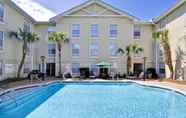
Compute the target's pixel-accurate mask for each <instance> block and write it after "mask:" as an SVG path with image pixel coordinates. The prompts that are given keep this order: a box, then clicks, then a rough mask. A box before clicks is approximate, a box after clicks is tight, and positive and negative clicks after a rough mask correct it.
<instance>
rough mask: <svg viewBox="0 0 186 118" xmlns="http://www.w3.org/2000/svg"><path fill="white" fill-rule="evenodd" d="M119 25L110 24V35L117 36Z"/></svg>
mask: <svg viewBox="0 0 186 118" xmlns="http://www.w3.org/2000/svg"><path fill="white" fill-rule="evenodd" d="M117 27H118V26H117V25H116V24H111V25H110V37H117V34H118V30H117Z"/></svg>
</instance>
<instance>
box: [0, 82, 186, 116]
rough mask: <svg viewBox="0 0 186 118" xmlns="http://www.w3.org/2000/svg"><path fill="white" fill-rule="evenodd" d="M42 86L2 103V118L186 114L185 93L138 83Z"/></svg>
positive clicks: (0, 113) (0, 114)
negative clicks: (4, 105)
mask: <svg viewBox="0 0 186 118" xmlns="http://www.w3.org/2000/svg"><path fill="white" fill-rule="evenodd" d="M39 89H41V90H39ZM39 89H35V90H33V91H32V92H33V96H32V95H31V96H32V97H31V98H32V99H31V98H28V99H27V100H24V102H23V101H22V100H20V103H21V104H20V105H18V106H17V107H15V108H14V107H13V108H8V109H7V108H1V107H0V118H12V116H14V117H15V116H16V118H23V117H27V118H186V97H185V96H184V95H182V94H179V93H177V92H174V91H170V90H166V89H160V88H155V87H147V86H142V85H138V84H135V83H110V84H108V83H107V84H106V83H105V84H104V83H92V84H90V83H84V84H82V83H79V84H78V83H68V84H64V85H63V84H62V83H58V84H52V85H49V86H47V87H42V88H39ZM49 96H50V97H49ZM26 98H27V97H26ZM18 104H19V103H18ZM1 109H2V111H1ZM3 109H4V110H3ZM6 109H7V110H6ZM1 116H3V117H1Z"/></svg>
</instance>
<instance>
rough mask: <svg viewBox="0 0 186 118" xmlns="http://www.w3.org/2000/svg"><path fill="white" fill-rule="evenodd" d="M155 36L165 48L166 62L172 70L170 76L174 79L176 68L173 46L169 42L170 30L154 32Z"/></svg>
mask: <svg viewBox="0 0 186 118" xmlns="http://www.w3.org/2000/svg"><path fill="white" fill-rule="evenodd" d="M153 38H154V39H157V40H158V41H159V42H160V44H161V46H162V47H163V50H164V56H165V64H166V65H167V66H168V68H169V71H170V78H172V79H173V77H174V69H173V63H172V53H171V48H170V44H169V31H168V30H163V31H158V32H154V33H153Z"/></svg>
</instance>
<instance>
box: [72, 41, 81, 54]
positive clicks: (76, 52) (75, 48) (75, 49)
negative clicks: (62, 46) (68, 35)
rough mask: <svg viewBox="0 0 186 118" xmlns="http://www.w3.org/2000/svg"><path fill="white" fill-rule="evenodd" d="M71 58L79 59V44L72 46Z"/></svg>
mask: <svg viewBox="0 0 186 118" xmlns="http://www.w3.org/2000/svg"><path fill="white" fill-rule="evenodd" d="M72 56H73V57H79V56H80V45H79V44H75V43H74V44H72Z"/></svg>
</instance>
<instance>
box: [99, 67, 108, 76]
mask: <svg viewBox="0 0 186 118" xmlns="http://www.w3.org/2000/svg"><path fill="white" fill-rule="evenodd" d="M108 71H109V69H108V68H100V71H99V72H100V73H99V74H100V77H101V78H107V77H108Z"/></svg>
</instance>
